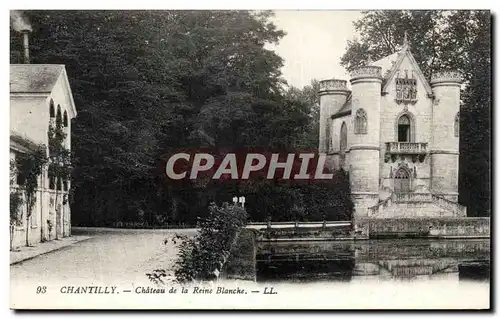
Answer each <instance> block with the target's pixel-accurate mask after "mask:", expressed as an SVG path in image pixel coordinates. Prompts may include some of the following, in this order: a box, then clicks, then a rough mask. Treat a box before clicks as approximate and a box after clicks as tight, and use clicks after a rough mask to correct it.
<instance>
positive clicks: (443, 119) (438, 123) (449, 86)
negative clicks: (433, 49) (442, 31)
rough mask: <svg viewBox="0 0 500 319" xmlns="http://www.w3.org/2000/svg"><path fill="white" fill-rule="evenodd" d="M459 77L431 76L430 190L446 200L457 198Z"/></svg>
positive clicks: (453, 74)
mask: <svg viewBox="0 0 500 319" xmlns="http://www.w3.org/2000/svg"><path fill="white" fill-rule="evenodd" d="M461 84H462V74H461V73H460V72H457V71H440V72H436V73H434V74H433V75H432V77H431V86H432V92H433V94H434V102H433V106H432V143H431V147H430V153H431V172H432V177H431V191H432V193H434V194H437V195H439V196H442V197H444V198H446V199H448V200H451V201H454V202H456V201H457V199H458V164H459V162H458V159H459V149H460V145H459V143H460V137H459V123H460V86H461Z"/></svg>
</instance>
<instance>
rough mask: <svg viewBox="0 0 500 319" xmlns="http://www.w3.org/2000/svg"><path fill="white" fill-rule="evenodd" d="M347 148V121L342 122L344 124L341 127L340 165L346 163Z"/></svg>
mask: <svg viewBox="0 0 500 319" xmlns="http://www.w3.org/2000/svg"><path fill="white" fill-rule="evenodd" d="M346 150H347V125H345V122H342V126H341V127H340V165H341V166H344V164H345V152H346Z"/></svg>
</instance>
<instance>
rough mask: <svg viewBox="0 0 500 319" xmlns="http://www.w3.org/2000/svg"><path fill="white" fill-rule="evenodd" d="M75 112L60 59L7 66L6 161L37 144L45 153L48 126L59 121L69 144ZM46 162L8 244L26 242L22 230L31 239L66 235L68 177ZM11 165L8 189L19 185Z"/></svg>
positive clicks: (13, 160) (30, 241)
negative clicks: (30, 205) (54, 171)
mask: <svg viewBox="0 0 500 319" xmlns="http://www.w3.org/2000/svg"><path fill="white" fill-rule="evenodd" d="M75 116H76V109H75V103H74V101H73V96H72V93H71V88H70V85H69V82H68V77H67V74H66V70H65V67H64V65H52V64H18V65H11V66H10V159H11V163H16V162H17V161H18V160H19V157H21V156H20V155H22V154H23V153H24V154H26V153H32V152H35V151H36V149H37V148H38V147H40V146H42V147H43V149H44V151H45V152H46V154H47V156H48V155H49V137H48V135H49V127H50V126H53V127H54V126H55V125H58V124H59V127H61V128H62V130H63V131H64V133H65V135H66V137H65V140H64V142H63V143H64V146H65V148H66V149H68V150H69V149H71V119H72V118H74V117H75ZM51 164H52V163H50V162H49V163H48V164H47V165H45V166H44V168H43V172H42V174H41V175H40V176H39V179H38V189H37V191H36V194H35V197H36V202H35V204H34V205H33V208H32V210H31V214H29V213H28V205H27V203H26V198H24V202H23V204H22V205H21V207H20V208H19V212H18V214H19V222H18V224H17V225H15V226H14V233H13V242H12V243H11V246H12V247H11V248H13V247H18V246H24V245H26V231H28V244H30V245H32V244H35V243H38V242H41V241H46V240H52V239H56V238H61V237H66V236H70V235H71V213H70V208H69V203H68V190H69V188H70V183H69V179H68V180H62V179H61V178H56V177H55V176H54V175H53V174H51V170H50V169H49V166H50V165H51ZM11 165H12V164H11ZM16 167H17V165H13V170H14V171H13V172H12V173H13V174H11V181H10V185H11V192H13V191H16V190H20V189H22V188H20V187H19V184H20V183H22V182H20V176H19V172H17V169H16ZM16 175H17V176H16ZM23 197H24V195H23Z"/></svg>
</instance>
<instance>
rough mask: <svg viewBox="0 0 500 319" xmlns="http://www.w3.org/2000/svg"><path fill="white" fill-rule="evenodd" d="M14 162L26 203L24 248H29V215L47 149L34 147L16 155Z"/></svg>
mask: <svg viewBox="0 0 500 319" xmlns="http://www.w3.org/2000/svg"><path fill="white" fill-rule="evenodd" d="M16 160H17V163H16V164H17V167H16V170H17V172H18V174H19V176H18V177H19V178H18V184H19V187H20V190H21V191H22V192H23V193H24V198H25V201H26V246H30V244H29V230H30V221H31V215H32V213H33V207H34V206H35V203H36V199H37V191H38V182H39V178H40V175H41V174H42V172H43V167H44V165H45V164H46V163H47V148H46V146H45V145H43V144H40V145H36V146H35V149H33V150H32V151H31V152H28V153H19V154H17V156H16Z"/></svg>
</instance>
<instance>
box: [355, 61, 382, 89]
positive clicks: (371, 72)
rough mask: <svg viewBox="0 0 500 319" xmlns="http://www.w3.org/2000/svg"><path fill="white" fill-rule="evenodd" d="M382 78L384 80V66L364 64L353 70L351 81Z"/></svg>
mask: <svg viewBox="0 0 500 319" xmlns="http://www.w3.org/2000/svg"><path fill="white" fill-rule="evenodd" d="M371 79H373V80H380V81H382V68H381V67H379V66H375V65H364V66H360V67H357V68H355V69H353V70H352V71H351V83H352V84H354V83H355V82H358V81H364V80H371Z"/></svg>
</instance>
